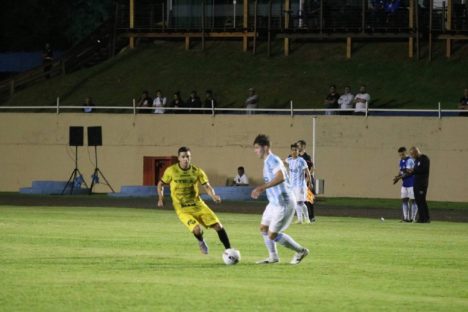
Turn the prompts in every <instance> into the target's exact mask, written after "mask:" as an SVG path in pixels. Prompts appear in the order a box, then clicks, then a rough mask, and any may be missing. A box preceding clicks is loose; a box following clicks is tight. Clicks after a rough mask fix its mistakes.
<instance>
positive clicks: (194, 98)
mask: <svg viewBox="0 0 468 312" xmlns="http://www.w3.org/2000/svg"><path fill="white" fill-rule="evenodd" d="M186 106H187V107H189V108H201V107H202V103H201V100H200V97H199V96H198V94H197V91H192V92H191V93H190V97H189V98H188V100H187V102H186ZM190 113H192V114H200V113H201V111H199V110H193V111H192V110H190Z"/></svg>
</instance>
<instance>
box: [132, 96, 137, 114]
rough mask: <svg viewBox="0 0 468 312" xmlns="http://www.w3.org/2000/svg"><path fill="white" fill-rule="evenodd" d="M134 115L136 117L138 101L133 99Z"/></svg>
mask: <svg viewBox="0 0 468 312" xmlns="http://www.w3.org/2000/svg"><path fill="white" fill-rule="evenodd" d="M132 102H133V115H136V100H135V99H133V101H132Z"/></svg>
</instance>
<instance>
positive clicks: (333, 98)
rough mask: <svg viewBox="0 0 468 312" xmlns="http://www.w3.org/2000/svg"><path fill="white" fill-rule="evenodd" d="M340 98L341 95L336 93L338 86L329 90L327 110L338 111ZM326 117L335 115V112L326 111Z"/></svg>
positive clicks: (333, 86)
mask: <svg viewBox="0 0 468 312" xmlns="http://www.w3.org/2000/svg"><path fill="white" fill-rule="evenodd" d="M339 98H340V95H339V94H338V93H336V86H335V85H331V86H330V89H329V93H328V95H327V97H326V98H325V101H324V103H325V108H329V109H336V108H338V99H339ZM325 115H335V112H333V111H326V112H325Z"/></svg>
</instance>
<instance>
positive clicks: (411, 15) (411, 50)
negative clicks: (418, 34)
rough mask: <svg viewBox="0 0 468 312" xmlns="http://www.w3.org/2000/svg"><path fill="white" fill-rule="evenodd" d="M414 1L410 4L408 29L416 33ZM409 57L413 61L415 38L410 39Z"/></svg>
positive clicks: (410, 0)
mask: <svg viewBox="0 0 468 312" xmlns="http://www.w3.org/2000/svg"><path fill="white" fill-rule="evenodd" d="M414 4H415V1H414V0H409V3H408V18H409V19H408V27H409V29H410V31H411V32H414ZM408 57H409V58H410V59H412V58H413V57H414V38H413V37H410V38H408Z"/></svg>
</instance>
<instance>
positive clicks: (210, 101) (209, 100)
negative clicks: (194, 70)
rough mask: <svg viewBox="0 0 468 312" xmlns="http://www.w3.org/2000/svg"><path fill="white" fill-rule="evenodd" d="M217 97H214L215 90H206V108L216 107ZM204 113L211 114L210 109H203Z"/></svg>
mask: <svg viewBox="0 0 468 312" xmlns="http://www.w3.org/2000/svg"><path fill="white" fill-rule="evenodd" d="M216 105H217V103H216V99H215V98H214V97H213V91H211V90H206V92H205V103H204V105H203V107H204V108H212V107H216ZM203 113H204V114H209V113H210V112H209V111H203Z"/></svg>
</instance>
